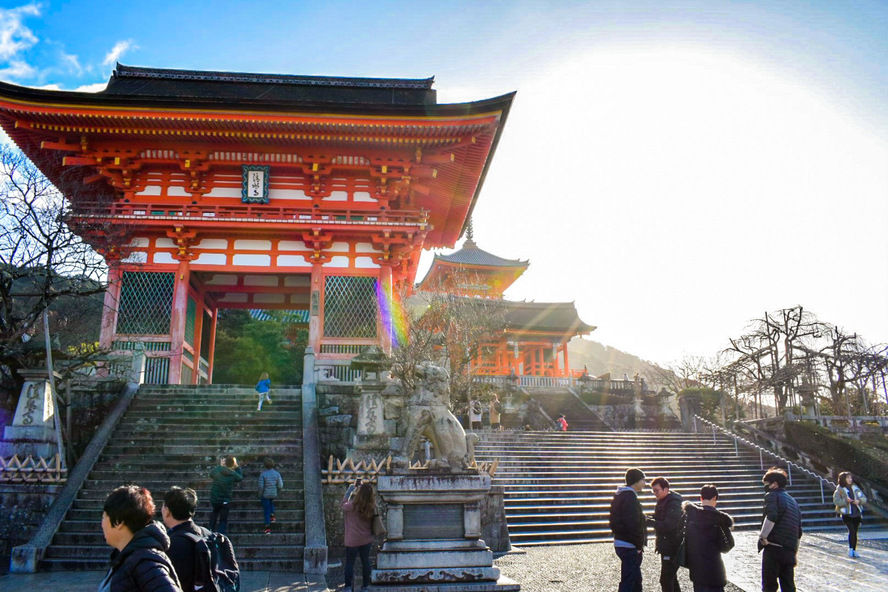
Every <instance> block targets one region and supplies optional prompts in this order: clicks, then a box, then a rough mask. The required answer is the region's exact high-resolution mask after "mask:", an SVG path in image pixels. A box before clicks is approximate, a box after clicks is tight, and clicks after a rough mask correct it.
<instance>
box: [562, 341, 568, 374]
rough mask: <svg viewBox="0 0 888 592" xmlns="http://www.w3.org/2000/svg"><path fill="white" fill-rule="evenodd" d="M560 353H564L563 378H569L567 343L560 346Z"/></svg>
mask: <svg viewBox="0 0 888 592" xmlns="http://www.w3.org/2000/svg"><path fill="white" fill-rule="evenodd" d="M561 351H562V352H564V376H570V362H569V361H568V359H567V342H565V343H564V344H563V345H562V346H561Z"/></svg>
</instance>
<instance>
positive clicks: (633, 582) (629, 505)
mask: <svg viewBox="0 0 888 592" xmlns="http://www.w3.org/2000/svg"><path fill="white" fill-rule="evenodd" d="M644 479H645V477H644V473H643V472H642V471H641V469H635V468H633V469H629V470H628V471H626V476H625V481H626V485H624V486H621V487H618V488H617V491H616V493H615V494H614V499H613V500H612V501H611V506H610V519H609V523H610V529H611V532H613V533H614V551H615V552H616V554H617V557H619V558H620V588H619V592H641V560H642V556H643V553H644V547H645V545H647V525H646V519H645V516H644V511H643V510H642V509H641V502H639V501H638V494H639V492H641V490H642V489H644Z"/></svg>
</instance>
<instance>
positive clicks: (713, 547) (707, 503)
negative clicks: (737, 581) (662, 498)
mask: <svg viewBox="0 0 888 592" xmlns="http://www.w3.org/2000/svg"><path fill="white" fill-rule="evenodd" d="M717 503H718V488H717V487H716V486H715V485H704V486H703V487H701V488H700V505H697V504H692V503H691V502H685V504H684V512H685V517H684V522H685V527H684V530H685V546H686V553H687V565H688V569H689V570H690V572H691V574H690V575H691V582H693V583H694V592H724V591H725V585H726V584H727V583H728V576H727V573H726V572H725V562H724V561H723V560H722V554H724V553H727V552H728V551H730V550H731V549H733V548H734V536H733V535H732V534H731V528H733V526H734V519H733V518H731V517H730V516H729V515H728V514H725V513H724V512H721V511H719V510H716V509H715V506H716V504H717ZM664 590H665V588H664Z"/></svg>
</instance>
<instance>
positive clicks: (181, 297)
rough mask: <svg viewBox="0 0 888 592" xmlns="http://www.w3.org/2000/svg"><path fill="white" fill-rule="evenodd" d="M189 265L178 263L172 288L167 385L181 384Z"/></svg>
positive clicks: (183, 262)
mask: <svg viewBox="0 0 888 592" xmlns="http://www.w3.org/2000/svg"><path fill="white" fill-rule="evenodd" d="M190 279H191V263H190V262H189V261H187V260H185V261H179V268H178V270H177V271H176V284H175V287H174V288H173V310H172V314H171V318H170V377H169V384H181V383H182V357H183V355H182V354H183V352H184V347H185V346H184V342H185V320H186V318H187V316H188V283H189V281H190Z"/></svg>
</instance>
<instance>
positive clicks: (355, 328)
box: [324, 275, 379, 338]
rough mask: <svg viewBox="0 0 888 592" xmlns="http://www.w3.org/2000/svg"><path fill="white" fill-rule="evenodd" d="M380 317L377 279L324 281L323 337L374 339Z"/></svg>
mask: <svg viewBox="0 0 888 592" xmlns="http://www.w3.org/2000/svg"><path fill="white" fill-rule="evenodd" d="M378 314H379V305H378V303H377V302H376V279H375V278H369V277H350V276H335V275H334V276H327V277H326V278H325V282H324V336H326V337H360V338H375V337H376V319H377V316H378Z"/></svg>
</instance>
